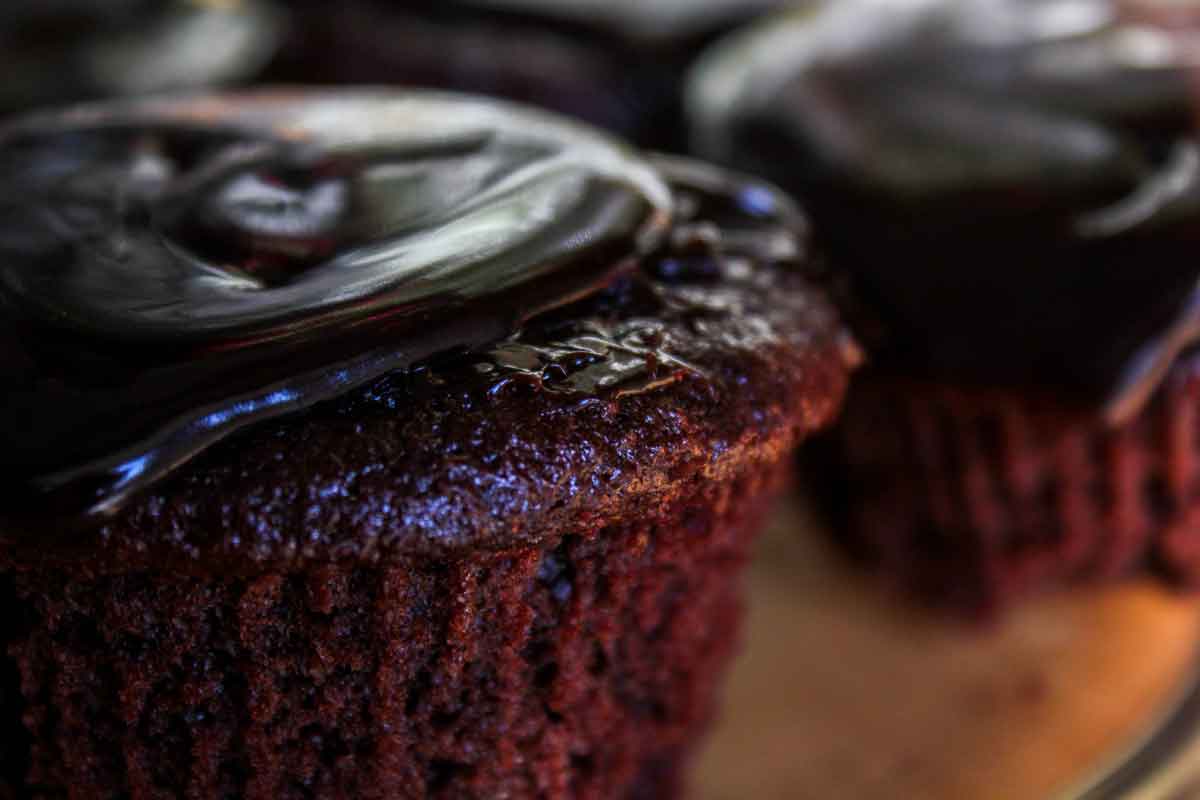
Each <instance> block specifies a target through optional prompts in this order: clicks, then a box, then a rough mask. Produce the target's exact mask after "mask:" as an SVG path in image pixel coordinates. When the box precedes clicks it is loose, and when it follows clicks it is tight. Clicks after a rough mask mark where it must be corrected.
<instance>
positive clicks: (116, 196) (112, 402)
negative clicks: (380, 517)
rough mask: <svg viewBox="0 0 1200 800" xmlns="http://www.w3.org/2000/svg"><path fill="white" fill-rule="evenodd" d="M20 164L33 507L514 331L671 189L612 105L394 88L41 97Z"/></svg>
mask: <svg viewBox="0 0 1200 800" xmlns="http://www.w3.org/2000/svg"><path fill="white" fill-rule="evenodd" d="M0 187H2V190H0V395H3V396H4V398H5V403H6V405H7V409H6V410H5V413H4V415H3V417H2V418H0V425H2V426H3V429H2V430H3V439H4V446H3V448H0V451H2V454H0V459H2V461H0V465H2V468H3V472H4V477H5V481H4V486H5V489H4V491H5V493H6V495H7V497H6V498H5V504H4V505H5V508H6V510H7V511H8V512H10V513H14V509H15V510H16V511H15V514H16V515H17V516H20V515H21V514H25V513H28V514H34V515H45V514H48V513H56V514H58V515H62V516H66V517H75V516H78V515H79V514H83V515H85V516H86V515H89V514H90V515H96V514H105V513H112V512H114V511H116V510H118V509H119V508H120V507H121V505H122V504H123V503H124V502H125V501H126V500H127V499H128V498H129V497H130V496H131V495H133V494H135V493H136V492H137V491H139V490H140V489H143V488H145V487H146V486H148V485H151V484H153V483H154V482H155V481H158V480H160V479H161V478H162V477H163V476H164V475H166V474H168V473H169V472H170V471H171V470H172V469H174V468H176V467H178V466H179V465H181V464H183V463H185V462H187V461H188V460H189V459H191V458H193V457H194V456H195V455H196V454H197V453H198V452H200V451H202V450H204V449H205V448H207V447H210V446H211V445H212V444H213V443H215V442H216V441H218V440H221V439H223V438H225V437H227V436H229V435H230V434H231V433H233V432H235V431H237V430H239V429H242V428H245V427H246V426H249V425H252V424H254V423H259V422H262V421H263V420H266V419H269V418H272V417H277V416H279V415H282V414H288V413H292V412H296V411H298V410H300V409H304V408H308V407H311V406H313V405H314V404H318V403H320V402H322V401H326V400H329V399H330V398H333V397H337V396H340V395H344V394H345V393H347V392H350V391H351V390H354V389H355V388H356V387H361V386H363V385H365V384H369V383H370V382H372V381H375V380H377V379H379V378H380V377H381V376H383V375H385V374H387V373H390V372H393V371H396V370H403V369H408V368H410V367H413V366H414V365H416V364H418V363H419V362H421V361H423V360H426V359H429V358H430V357H432V356H435V355H439V354H447V353H454V352H466V351H470V350H472V349H477V348H481V347H484V346H488V345H494V344H495V343H496V342H499V341H502V340H504V339H505V337H507V336H508V335H509V334H511V333H513V332H514V331H516V330H517V329H518V328H519V327H520V326H521V325H522V324H523V323H524V322H526V321H527V320H528V319H530V318H531V317H533V316H535V315H538V314H543V313H546V312H548V311H550V310H552V309H554V308H556V307H558V306H561V305H563V304H565V303H568V302H571V301H573V300H577V299H578V298H580V297H582V296H586V295H588V294H590V293H593V292H595V291H596V290H597V289H599V288H602V287H603V286H605V285H608V284H609V283H611V282H612V281H613V280H614V278H615V277H617V276H619V275H621V274H622V273H624V272H626V271H628V270H629V269H631V268H632V267H633V264H634V262H635V259H636V258H637V256H638V255H639V254H640V253H641V252H643V251H644V250H645V249H646V248H649V247H652V246H654V244H655V243H656V242H657V241H659V240H660V239H661V238H662V237H663V236H664V234H665V231H666V227H667V225H668V223H669V220H670V202H671V196H670V192H669V190H668V189H667V187H666V185H665V184H664V183H663V182H662V181H661V180H660V178H659V177H658V176H657V173H656V172H655V171H654V170H653V169H651V168H650V167H649V166H648V165H646V164H645V163H643V162H642V161H641V160H639V159H638V158H636V157H635V156H634V155H633V154H631V153H630V152H627V151H626V150H625V149H624V148H623V146H621V145H619V144H617V143H615V142H613V141H610V140H609V139H607V138H606V137H604V136H602V135H601V134H599V133H594V132H592V131H591V130H590V129H587V128H584V127H581V126H577V125H574V124H572V123H569V122H566V121H564V120H560V119H559V118H556V117H552V116H549V115H542V114H539V113H537V112H533V111H525V110H522V109H519V108H518V107H514V106H508V105H505V104H502V103H499V102H488V101H480V100H475V99H467V98H462V97H458V96H454V95H441V94H433V93H417V92H410V93H388V92H382V91H379V92H375V91H354V92H343V93H337V94H332V93H331V94H319V93H299V92H294V93H293V92H278V91H276V92H259V93H248V94H242V95H227V96H223V97H196V98H191V99H182V100H167V101H142V102H129V103H126V104H109V105H97V106H91V107H88V106H85V107H80V108H77V109H74V110H71V111H68V112H63V113H55V114H48V115H42V116H34V117H28V118H25V119H22V120H20V121H17V122H14V123H12V124H10V125H8V126H6V127H4V128H3V129H2V130H0ZM581 346H582V345H581ZM516 360H517V361H519V359H516ZM511 367H512V368H513V369H517V368H520V367H521V365H520V364H519V363H514V364H513V365H511Z"/></svg>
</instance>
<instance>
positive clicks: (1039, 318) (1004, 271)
mask: <svg viewBox="0 0 1200 800" xmlns="http://www.w3.org/2000/svg"><path fill="white" fill-rule="evenodd" d="M1130 8H1132V6H1128V7H1127V6H1123V5H1121V4H1117V3H1112V2H1104V0H1087V1H1085V2H1075V0H1043V1H1042V2H1032V3H1031V2H1021V1H1020V0H968V2H962V3H954V2H947V1H946V0H914V2H912V3H905V4H889V3H887V2H885V0H847V2H833V3H820V4H816V5H814V6H812V7H810V8H809V9H808V10H806V11H801V12H797V13H794V14H790V15H786V16H781V17H780V18H778V19H776V20H773V21H771V22H769V23H767V24H764V25H762V26H761V27H760V28H758V29H756V30H753V31H750V32H747V33H745V34H742V35H739V36H735V37H733V38H731V39H730V40H729V41H728V42H727V43H725V44H724V45H722V46H721V47H719V48H717V49H716V50H715V51H714V52H713V53H712V54H711V55H710V56H708V57H707V58H706V60H705V63H702V64H701V65H699V66H698V67H697V69H696V70H695V72H694V74H693V80H692V81H691V86H690V97H689V113H690V116H691V119H692V122H693V123H694V128H695V129H696V132H697V133H696V145H697V148H698V149H699V150H700V151H701V152H702V153H703V154H704V155H706V156H709V157H711V158H714V159H716V160H719V161H723V162H726V163H733V164H736V165H738V166H739V167H742V168H746V169H751V170H753V171H756V172H759V173H761V174H764V175H767V176H769V177H771V178H772V179H774V180H776V181H778V182H780V183H782V184H783V185H784V186H785V188H788V189H791V190H793V191H795V192H796V193H798V194H799V195H800V196H801V197H802V199H803V200H804V201H805V202H806V205H807V206H808V207H809V209H810V210H811V212H812V213H813V216H814V218H815V220H816V223H817V228H818V231H819V232H821V233H822V234H823V235H824V237H825V241H826V245H827V246H828V248H829V249H830V250H831V252H832V255H833V256H834V257H835V258H836V259H837V260H838V263H840V264H841V265H843V266H844V267H846V268H847V269H848V270H849V271H850V272H851V273H852V274H853V279H854V282H855V288H856V294H857V297H858V300H860V301H861V304H860V305H861V310H862V311H863V313H862V314H861V315H860V318H859V319H858V320H857V325H856V327H857V328H858V330H859V333H860V335H862V337H863V338H864V340H865V343H866V344H867V346H868V347H869V349H871V351H872V353H873V356H874V363H875V365H876V367H877V368H879V369H885V370H893V371H896V372H899V373H901V374H905V375H910V376H913V375H915V376H918V377H927V378H932V379H934V380H950V381H961V382H964V383H968V384H974V385H985V386H999V387H1011V386H1019V387H1022V388H1023V389H1028V388H1034V389H1036V390H1039V391H1042V392H1045V393H1046V394H1048V395H1050V396H1054V397H1057V398H1059V399H1061V400H1062V401H1063V402H1066V403H1069V404H1077V405H1079V406H1081V407H1085V408H1087V409H1089V410H1094V411H1095V412H1096V413H1098V414H1099V415H1100V416H1102V417H1103V418H1104V419H1106V420H1107V421H1108V422H1109V423H1111V424H1114V425H1119V424H1122V423H1124V422H1126V421H1128V420H1130V419H1131V418H1132V417H1133V416H1134V415H1136V414H1137V412H1138V411H1139V410H1140V409H1141V408H1142V407H1144V405H1145V404H1146V403H1147V402H1148V401H1149V400H1150V399H1151V398H1152V397H1153V396H1154V395H1155V393H1156V390H1157V387H1158V386H1159V385H1160V384H1161V382H1162V381H1163V380H1165V379H1166V378H1167V376H1168V375H1169V374H1170V372H1171V369H1172V367H1173V366H1174V365H1176V364H1178V363H1180V362H1181V360H1184V359H1186V358H1188V357H1189V354H1190V353H1191V352H1192V351H1193V350H1194V349H1195V343H1196V341H1197V338H1198V335H1200V322H1198V321H1200V301H1198V300H1197V297H1198V296H1200V293H1198V291H1197V290H1198V288H1200V267H1197V266H1196V263H1197V262H1196V259H1195V257H1194V253H1195V252H1196V249H1197V247H1198V246H1200V236H1198V235H1197V233H1196V231H1197V226H1196V222H1197V221H1198V220H1200V168H1198V166H1200V140H1198V138H1197V136H1196V132H1195V128H1196V125H1197V123H1198V121H1200V110H1198V105H1200V104H1198V102H1197V100H1198V95H1197V91H1198V89H1200V85H1198V84H1197V83H1196V80H1195V78H1196V75H1195V73H1194V68H1193V66H1192V64H1191V61H1189V58H1190V56H1189V53H1194V52H1195V36H1196V34H1195V33H1193V32H1189V31H1187V30H1183V31H1179V30H1174V29H1168V28H1165V27H1162V26H1160V25H1158V24H1157V21H1156V20H1152V19H1145V18H1140V17H1133V16H1130V13H1131V12H1130ZM867 19H876V20H885V22H882V23H880V24H875V25H868V24H864V20H867Z"/></svg>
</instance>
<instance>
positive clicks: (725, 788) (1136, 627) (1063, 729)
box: [694, 501, 1200, 800]
mask: <svg viewBox="0 0 1200 800" xmlns="http://www.w3.org/2000/svg"><path fill="white" fill-rule="evenodd" d="M812 528H813V524H812V522H811V520H809V519H808V518H807V516H806V515H805V514H804V512H803V509H802V508H800V507H799V504H798V503H796V502H794V501H793V502H791V503H790V504H788V505H786V506H785V508H784V509H783V510H782V511H781V513H780V514H779V516H778V519H777V520H776V522H775V524H774V525H773V526H772V528H771V530H770V531H769V532H768V533H767V535H766V536H765V538H764V539H763V540H762V542H761V543H760V547H759V553H758V558H757V561H756V563H755V564H754V566H753V569H752V574H751V581H750V587H751V590H750V602H751V606H750V617H749V627H748V631H747V635H746V649H745V652H744V653H743V655H742V657H741V658H740V659H739V661H738V662H737V664H736V666H735V668H734V672H733V675H732V678H731V682H730V684H729V685H728V687H727V691H726V702H725V706H724V710H723V712H722V714H721V717H720V720H719V723H718V727H717V729H716V731H715V733H714V735H713V736H712V737H711V739H710V741H709V746H708V747H707V749H706V751H705V752H704V753H703V755H702V757H701V759H700V763H699V764H698V769H697V772H696V777H695V780H694V789H695V791H694V795H695V797H696V798H698V799H699V800H746V799H747V798H754V799H755V800H774V798H788V799H789V800H790V799H791V798H809V797H812V798H868V799H871V800H873V799H874V798H930V800H951V799H953V800H957V799H958V798H971V800H987V799H988V798H1041V797H1055V796H1059V795H1061V793H1063V792H1065V791H1068V790H1070V789H1071V788H1072V787H1073V786H1077V785H1078V783H1079V781H1080V780H1082V779H1084V778H1085V777H1086V776H1088V775H1089V774H1094V773H1095V771H1096V770H1097V768H1099V767H1100V766H1102V765H1104V764H1106V763H1111V762H1112V761H1113V759H1114V757H1115V756H1118V755H1119V754H1120V753H1121V752H1122V751H1124V750H1127V749H1128V748H1129V747H1130V746H1132V745H1133V744H1135V743H1136V742H1137V741H1138V740H1139V738H1140V737H1142V736H1143V735H1144V734H1145V733H1146V731H1147V728H1148V727H1149V726H1150V725H1151V723H1152V721H1153V719H1154V718H1155V717H1156V716H1160V715H1161V714H1162V711H1163V709H1164V708H1166V707H1168V706H1170V705H1171V703H1172V701H1173V699H1174V698H1175V697H1177V696H1178V692H1179V691H1180V689H1181V686H1182V685H1184V684H1186V683H1187V680H1186V677H1187V676H1190V674H1191V670H1192V664H1193V662H1194V660H1195V656H1196V653H1197V650H1198V648H1200V601H1197V600H1196V599H1195V598H1179V597H1172V596H1170V595H1168V594H1166V593H1165V592H1162V591H1160V590H1158V589H1157V588H1156V587H1154V586H1152V585H1146V584H1139V585H1132V586H1125V587H1122V588H1109V589H1096V590H1088V591H1073V592H1067V593H1062V594H1059V595H1057V596H1051V597H1047V598H1043V599H1040V600H1038V601H1036V602H1034V603H1032V604H1029V605H1027V606H1025V607H1023V608H1021V609H1019V610H1018V611H1017V613H1015V614H1014V615H1012V616H1011V617H1010V618H1009V619H1007V620H1006V621H1005V622H1004V623H1003V624H1001V625H999V626H997V627H996V628H995V629H993V630H975V629H971V628H968V627H966V626H964V625H963V624H961V623H957V622H950V621H945V620H938V619H935V618H933V617H931V616H930V615H928V614H922V613H920V612H916V611H914V610H912V609H910V608H908V607H907V606H906V605H905V604H903V603H902V602H899V601H898V599H897V598H896V597H894V596H890V595H888V594H886V593H885V592H882V591H880V589H879V588H878V587H877V586H876V585H875V584H874V583H872V582H871V581H869V580H867V579H865V578H864V576H862V575H859V574H857V573H856V572H854V571H853V570H850V569H848V568H847V567H846V566H845V565H843V564H842V563H841V562H840V561H839V560H838V559H837V558H835V557H834V556H833V555H832V554H831V553H829V552H828V551H827V550H826V549H825V548H824V547H823V546H822V545H821V544H820V537H819V536H814V535H812V534H813V530H812Z"/></svg>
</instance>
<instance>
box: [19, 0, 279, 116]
mask: <svg viewBox="0 0 1200 800" xmlns="http://www.w3.org/2000/svg"><path fill="white" fill-rule="evenodd" d="M285 29H286V21H285V17H284V14H283V12H282V11H281V10H280V9H279V8H278V7H277V6H276V5H275V3H274V0H37V2H11V3H4V4H3V5H2V6H0V67H2V68H3V70H4V75H5V80H4V82H3V84H0V112H11V111H20V110H24V109H29V108H33V107H36V106H45V105H49V104H57V103H64V102H69V101H78V100H85V99H89V98H93V97H106V96H112V95H130V94H140V93H145V92H151V91H164V90H169V89H183V88H194V87H203V86H212V85H218V84H225V83H230V82H234V81H241V80H246V79H248V78H252V77H254V75H255V73H256V72H257V71H258V70H259V69H260V68H261V67H262V66H263V65H264V64H266V62H267V61H268V60H269V59H270V58H271V55H272V54H273V53H274V51H275V48H276V47H277V45H278V44H279V42H280V40H281V38H282V37H283V35H284V31H285Z"/></svg>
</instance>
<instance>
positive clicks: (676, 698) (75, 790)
mask: <svg viewBox="0 0 1200 800" xmlns="http://www.w3.org/2000/svg"><path fill="white" fill-rule="evenodd" d="M783 477H784V471H783V470H782V469H781V468H778V467H760V468H756V469H752V470H749V471H747V472H746V473H745V474H743V475H741V476H740V477H739V479H738V480H736V481H734V482H731V483H729V484H725V485H715V484H712V483H710V482H701V483H700V484H698V485H696V486H695V489H694V491H693V492H691V493H689V494H683V495H681V496H679V497H678V498H677V499H676V500H675V501H673V502H671V503H669V504H666V505H664V506H661V507H656V508H646V509H644V515H643V517H642V518H641V519H640V520H638V521H636V522H628V523H625V524H622V525H620V526H617V527H606V526H603V525H600V524H598V525H597V526H595V527H594V528H592V529H590V530H589V529H580V530H578V531H576V532H573V533H569V534H566V535H563V536H559V537H556V538H554V539H553V540H549V541H546V542H544V543H543V544H542V545H540V546H537V547H528V548H517V549H512V550H507V551H500V552H494V553H483V552H480V553H476V554H474V555H473V556H471V557H469V558H463V559H458V560H447V559H413V560H411V561H408V562H406V563H394V564H390V565H388V566H386V567H382V566H379V567H376V566H364V565H358V564H350V565H347V566H344V567H339V566H328V567H326V568H320V569H312V570H309V571H307V572H306V573H303V574H286V573H268V574H263V575H260V576H258V577H253V578H239V577H228V578H224V579H221V578H205V579H199V578H198V579H180V578H179V577H178V576H175V575H169V574H163V573H156V572H154V571H149V570H144V571H139V572H133V573H128V574H116V575H91V576H87V575H83V574H81V573H80V571H78V570H60V569H53V568H47V569H44V570H36V571H33V572H29V573H24V574H20V575H18V576H17V577H16V586H17V591H18V593H19V594H20V596H21V597H22V598H23V600H24V602H25V604H26V608H27V609H28V614H29V618H28V619H26V620H25V621H24V627H25V632H24V633H23V634H22V635H21V636H20V637H19V638H18V640H17V641H16V642H15V643H14V644H13V645H12V646H11V652H12V654H13V656H14V657H15V658H16V659H17V661H18V663H19V664H20V669H21V675H22V682H23V690H24V692H25V694H26V696H27V697H28V698H29V704H28V708H27V709H26V720H27V722H28V724H29V725H30V728H31V730H32V732H33V735H34V742H35V743H34V745H33V747H32V751H31V753H30V772H29V778H30V784H31V786H33V787H36V790H35V793H36V794H37V795H38V796H44V797H57V796H67V795H68V794H69V796H70V797H72V798H73V799H74V800H87V798H108V797H131V798H135V799H137V800H141V799H143V798H183V797H186V798H196V799H197V800H199V798H217V797H245V798H248V799H250V800H254V799H255V798H263V799H264V800H267V799H269V800H277V799H278V800H283V799H286V798H326V797H328V798H356V799H357V798H384V797H387V798H425V797H437V798H467V797H489V798H495V797H512V798H525V797H529V798H566V797H579V798H616V797H645V798H664V797H671V796H674V795H675V794H676V793H677V792H678V791H679V788H680V775H679V772H678V769H679V766H680V764H681V759H680V755H681V754H683V753H686V751H688V750H690V749H691V747H692V746H693V744H694V741H695V731H696V730H697V728H698V723H701V722H703V721H704V719H705V718H706V717H707V716H708V715H709V714H710V713H711V710H712V704H713V700H714V689H715V686H716V679H717V676H718V673H719V672H720V670H721V668H722V667H723V666H724V664H725V662H726V661H727V660H728V656H729V654H730V650H731V647H732V645H733V643H734V641H735V636H734V631H735V629H736V626H737V619H738V604H739V600H738V595H739V589H738V578H737V573H738V570H739V568H740V566H741V564H742V562H743V561H744V560H745V558H746V555H747V546H748V544H749V542H750V541H751V538H752V537H751V535H750V534H751V531H753V530H754V529H756V528H757V527H758V524H759V522H760V518H761V517H762V515H763V514H764V512H765V509H766V508H767V507H768V500H769V496H770V494H771V493H772V492H773V491H775V490H776V489H777V488H778V487H779V485H780V484H781V482H782V478H783Z"/></svg>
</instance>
